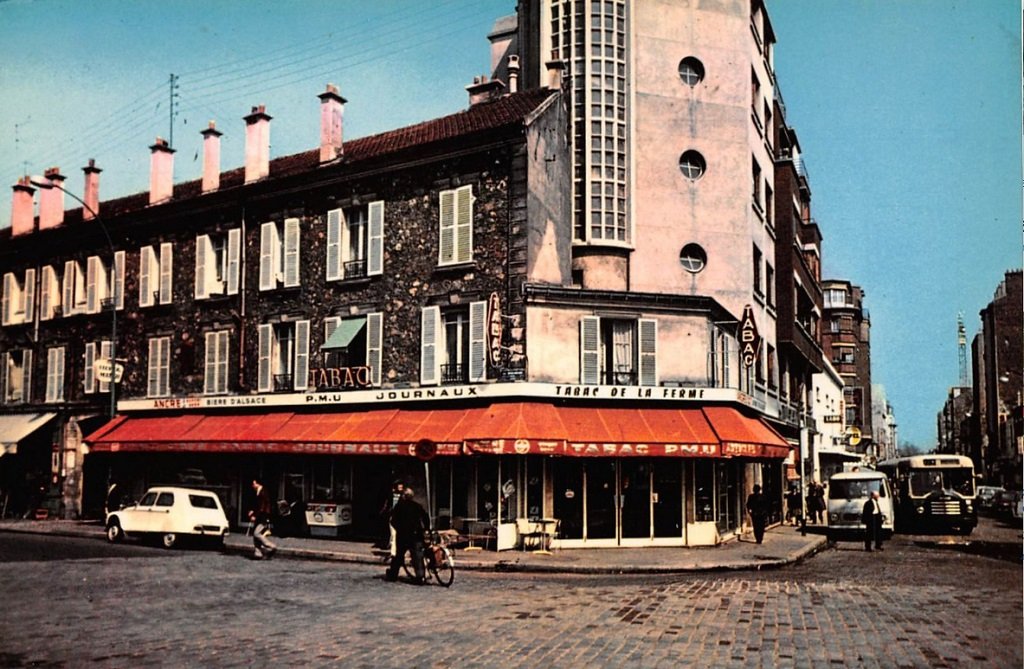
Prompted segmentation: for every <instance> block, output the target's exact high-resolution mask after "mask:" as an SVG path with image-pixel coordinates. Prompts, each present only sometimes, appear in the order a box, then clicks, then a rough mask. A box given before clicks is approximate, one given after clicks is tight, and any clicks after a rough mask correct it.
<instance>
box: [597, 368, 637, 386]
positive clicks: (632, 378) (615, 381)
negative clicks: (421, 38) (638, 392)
mask: <svg viewBox="0 0 1024 669" xmlns="http://www.w3.org/2000/svg"><path fill="white" fill-rule="evenodd" d="M602 376H603V377H604V383H605V385H608V386H636V385H639V382H638V376H637V373H636V371H635V370H633V369H615V370H605V371H604V373H603V374H602Z"/></svg>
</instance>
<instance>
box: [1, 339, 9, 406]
mask: <svg viewBox="0 0 1024 669" xmlns="http://www.w3.org/2000/svg"><path fill="white" fill-rule="evenodd" d="M10 371H11V354H10V353H8V352H6V351H4V352H3V353H2V354H0V388H2V389H3V393H4V394H3V397H0V401H2V402H3V403H4V404H6V403H7V401H8V400H9V399H10V397H11V389H10V388H9V387H8V384H7V382H8V381H10Z"/></svg>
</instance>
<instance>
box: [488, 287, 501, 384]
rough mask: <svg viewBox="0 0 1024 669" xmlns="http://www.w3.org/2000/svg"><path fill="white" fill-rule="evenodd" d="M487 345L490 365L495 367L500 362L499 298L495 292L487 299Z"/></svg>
mask: <svg viewBox="0 0 1024 669" xmlns="http://www.w3.org/2000/svg"><path fill="white" fill-rule="evenodd" d="M487 346H488V351H489V353H490V360H491V366H492V367H497V366H498V365H499V364H500V363H501V298H500V297H499V296H498V293H496V292H495V293H491V297H490V298H489V299H488V300H487Z"/></svg>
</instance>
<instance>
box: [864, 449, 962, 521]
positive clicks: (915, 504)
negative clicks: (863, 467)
mask: <svg viewBox="0 0 1024 669" xmlns="http://www.w3.org/2000/svg"><path fill="white" fill-rule="evenodd" d="M877 469H878V471H880V472H883V473H885V474H886V475H887V476H888V477H889V480H890V481H892V485H893V487H894V488H895V493H896V495H895V496H896V531H897V532H899V533H901V534H963V535H968V534H970V533H971V531H972V530H974V527H975V526H976V525H977V524H978V508H977V500H976V497H975V488H974V463H973V462H971V459H970V458H968V457H965V456H962V455H941V454H931V455H912V456H908V457H902V458H895V459H893V460H884V461H882V462H879V463H878V465H877Z"/></svg>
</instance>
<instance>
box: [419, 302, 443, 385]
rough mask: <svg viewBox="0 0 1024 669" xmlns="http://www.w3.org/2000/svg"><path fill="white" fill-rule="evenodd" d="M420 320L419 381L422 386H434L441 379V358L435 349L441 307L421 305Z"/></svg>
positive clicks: (436, 346) (439, 327) (438, 332)
mask: <svg viewBox="0 0 1024 669" xmlns="http://www.w3.org/2000/svg"><path fill="white" fill-rule="evenodd" d="M420 321H421V326H420V332H421V335H420V336H421V343H420V383H421V384H422V385H424V386H434V385H437V384H438V383H439V382H440V379H441V358H440V357H439V356H438V351H437V348H438V343H439V342H438V337H439V336H440V331H441V308H440V307H423V312H422V315H421V318H420Z"/></svg>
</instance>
